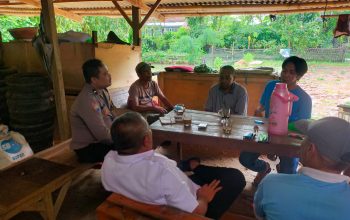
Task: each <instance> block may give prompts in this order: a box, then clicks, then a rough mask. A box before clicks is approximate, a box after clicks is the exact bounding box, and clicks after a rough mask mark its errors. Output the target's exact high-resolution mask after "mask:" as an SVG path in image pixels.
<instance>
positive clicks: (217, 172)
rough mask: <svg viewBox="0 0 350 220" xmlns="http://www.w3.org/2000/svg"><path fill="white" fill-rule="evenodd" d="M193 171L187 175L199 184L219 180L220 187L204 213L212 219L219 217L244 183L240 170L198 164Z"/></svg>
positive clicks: (240, 190) (237, 194)
mask: <svg viewBox="0 0 350 220" xmlns="http://www.w3.org/2000/svg"><path fill="white" fill-rule="evenodd" d="M193 173H194V174H193V175H191V176H189V177H190V179H191V180H192V181H193V182H195V183H196V184H198V185H200V186H202V185H204V184H209V183H211V182H212V181H213V180H214V179H217V180H220V186H222V189H221V190H220V191H219V192H217V193H216V195H215V197H214V199H213V200H212V201H211V202H210V203H209V204H208V210H207V213H206V215H205V216H207V217H209V218H213V219H219V218H220V217H221V216H222V215H223V214H224V213H225V211H227V210H228V209H229V208H230V206H231V205H232V203H233V201H234V200H235V199H236V198H237V197H238V196H239V194H240V193H241V192H242V191H243V189H244V187H245V185H246V181H245V178H244V175H243V174H242V172H241V171H239V170H237V169H233V168H225V167H209V166H204V165H199V166H198V167H197V168H196V169H194V170H193Z"/></svg>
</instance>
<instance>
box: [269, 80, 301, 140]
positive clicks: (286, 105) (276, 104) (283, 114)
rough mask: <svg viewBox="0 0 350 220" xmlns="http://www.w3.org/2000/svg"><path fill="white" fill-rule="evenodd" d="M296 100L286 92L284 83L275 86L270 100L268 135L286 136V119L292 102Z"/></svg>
mask: <svg viewBox="0 0 350 220" xmlns="http://www.w3.org/2000/svg"><path fill="white" fill-rule="evenodd" d="M298 100H299V97H298V96H296V95H294V94H292V93H290V92H289V91H288V88H287V84H286V83H277V84H276V86H275V89H274V90H273V92H272V95H271V100H270V116H269V127H268V132H269V134H275V135H287V134H288V119H289V116H290V114H291V113H292V107H293V102H294V101H298Z"/></svg>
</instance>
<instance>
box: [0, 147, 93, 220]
mask: <svg viewBox="0 0 350 220" xmlns="http://www.w3.org/2000/svg"><path fill="white" fill-rule="evenodd" d="M70 141H71V140H67V141H65V142H62V143H60V144H57V145H55V146H53V147H51V148H48V149H46V150H44V151H41V152H39V153H38V154H35V155H34V156H33V157H31V158H28V159H26V160H24V161H21V162H20V163H18V164H15V165H13V166H11V167H9V168H8V169H6V170H4V171H1V173H0V176H1V175H2V178H5V179H6V180H4V181H11V180H12V181H13V182H12V183H11V185H10V184H7V182H5V185H6V184H7V185H6V186H7V187H0V219H10V218H12V217H13V216H15V215H17V214H18V213H20V212H22V211H38V212H39V213H40V214H41V215H42V217H43V218H44V219H49V220H54V219H56V217H57V214H58V211H59V209H60V207H61V205H62V202H63V200H64V198H65V196H66V193H67V191H68V189H69V187H70V185H71V183H72V180H73V179H74V178H75V177H77V176H78V175H80V174H81V173H82V172H84V171H85V170H88V169H90V168H92V167H93V166H94V165H95V164H86V163H85V164H82V163H79V162H78V160H77V157H76V155H75V153H74V151H72V150H71V149H70V148H69V144H70ZM0 182H1V180H0ZM53 192H57V193H58V194H57V197H55V198H56V199H55V200H54V199H53V196H52V193H53Z"/></svg>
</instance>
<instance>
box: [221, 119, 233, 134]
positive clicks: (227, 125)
mask: <svg viewBox="0 0 350 220" xmlns="http://www.w3.org/2000/svg"><path fill="white" fill-rule="evenodd" d="M222 131H223V132H224V134H231V131H232V120H231V118H225V119H223V121H222Z"/></svg>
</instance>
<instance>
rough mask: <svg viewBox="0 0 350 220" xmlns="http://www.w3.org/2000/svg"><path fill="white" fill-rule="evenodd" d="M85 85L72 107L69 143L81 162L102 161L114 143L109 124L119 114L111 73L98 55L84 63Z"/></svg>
mask: <svg viewBox="0 0 350 220" xmlns="http://www.w3.org/2000/svg"><path fill="white" fill-rule="evenodd" d="M83 73H84V79H85V82H86V83H85V85H84V87H83V89H82V90H81V92H80V93H79V95H78V97H77V98H76V99H75V102H74V104H73V106H72V108H71V114H70V122H71V128H72V142H71V144H70V147H71V149H73V150H74V151H75V152H76V154H77V155H78V158H79V161H80V162H90V163H93V162H101V161H103V158H104V156H105V155H106V154H107V153H108V152H109V150H110V149H111V147H112V139H111V135H110V127H111V125H112V122H113V119H114V117H115V116H116V114H115V106H114V105H113V102H112V100H111V98H110V95H109V93H108V90H107V87H109V86H110V85H111V82H112V81H111V75H110V74H109V72H108V69H107V66H106V65H105V64H104V63H103V62H102V61H101V60H98V59H91V60H88V61H86V62H85V63H84V65H83Z"/></svg>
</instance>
